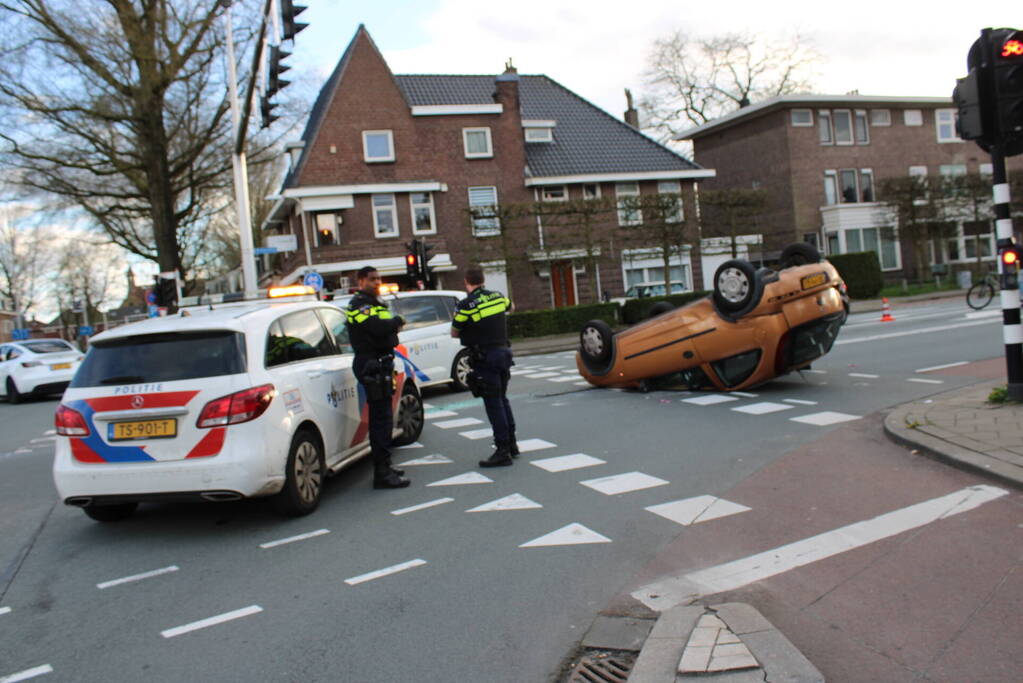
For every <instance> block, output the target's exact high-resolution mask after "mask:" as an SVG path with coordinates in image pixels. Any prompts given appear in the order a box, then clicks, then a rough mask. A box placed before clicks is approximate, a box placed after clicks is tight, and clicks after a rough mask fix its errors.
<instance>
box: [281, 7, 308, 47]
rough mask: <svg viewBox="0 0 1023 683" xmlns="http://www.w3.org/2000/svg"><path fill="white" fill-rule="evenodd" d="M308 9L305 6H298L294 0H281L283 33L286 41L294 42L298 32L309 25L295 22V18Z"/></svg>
mask: <svg viewBox="0 0 1023 683" xmlns="http://www.w3.org/2000/svg"><path fill="white" fill-rule="evenodd" d="M306 9H307V8H306V7H305V5H296V4H295V3H294V2H292V0H281V26H282V31H281V32H282V35H283V38H284V40H294V39H295V36H296V35H297V34H298V32H299V31H301V30H302V29H304V28H305V27H306V26H308V25H309V24H303V23H302V22H300V21H295V17H297V16H298V15H299V14H301V13H302V12H305V11H306Z"/></svg>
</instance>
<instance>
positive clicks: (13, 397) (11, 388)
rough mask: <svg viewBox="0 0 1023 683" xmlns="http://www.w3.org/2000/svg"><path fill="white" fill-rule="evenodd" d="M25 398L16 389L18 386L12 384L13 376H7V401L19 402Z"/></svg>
mask: <svg viewBox="0 0 1023 683" xmlns="http://www.w3.org/2000/svg"><path fill="white" fill-rule="evenodd" d="M24 400H25V396H24V395H23V394H22V393H21V392H20V391H18V387H17V386H16V385H15V384H14V378H13V377H8V378H7V401H8V402H9V403H21V402H22V401H24Z"/></svg>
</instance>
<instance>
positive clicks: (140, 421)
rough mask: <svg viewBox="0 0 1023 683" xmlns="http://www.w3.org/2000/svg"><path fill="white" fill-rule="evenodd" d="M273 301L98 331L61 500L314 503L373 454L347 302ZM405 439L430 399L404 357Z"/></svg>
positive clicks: (63, 440)
mask: <svg viewBox="0 0 1023 683" xmlns="http://www.w3.org/2000/svg"><path fill="white" fill-rule="evenodd" d="M304 298H306V299H309V300H306V301H290V302H275V301H271V300H263V301H256V302H251V301H250V302H240V303H231V304H222V305H218V306H205V307H197V308H186V309H183V312H182V313H179V314H177V315H174V316H169V317H164V318H151V319H149V320H145V321H142V322H138V323H133V324H130V325H124V326H123V327H118V328H115V329H113V330H110V331H107V332H104V333H102V334H99V335H96V336H95V337H94V338H93V339H92V344H91V348H90V349H89V353H88V355H87V356H86V357H85V360H84V361H83V362H82V366H81V368H80V369H79V371H78V374H77V375H75V378H74V380H73V381H72V383H71V386H70V387H69V388H68V390H67V391H66V392H65V394H64V398H63V400H62V402H61V404H60V406H59V407H58V409H57V415H56V425H57V433H58V435H59V436H58V438H57V446H56V451H57V452H56V458H55V460H54V465H53V475H54V480H55V483H56V485H57V490H58V492H59V494H60V497H61V500H63V501H64V502H65V503H66V504H68V505H74V506H78V507H81V508H83V509H84V510H85V513H86V514H87V515H89V516H90V517H92V518H93V519H96V520H100V521H114V520H117V519H120V518H123V517H125V516H127V515H128V514H130V513H131V512H132V511H133V510H134V509H135V507H136V506H137V504H138V503H139V502H144V501H162V500H175V499H183V500H208V501H220V500H234V499H238V498H243V497H256V496H273V497H274V503H275V506H276V507H277V508H278V510H279V511H280V512H282V513H283V514H288V515H302V514H307V513H309V512H312V511H313V510H314V509H315V508H316V506H317V505H318V504H319V501H320V495H321V491H322V487H323V480H324V479H325V477H326V475H327V474H329V473H334V472H337V471H338V470H340V469H341V468H343V467H345V466H346V465H348V464H350V463H351V462H353V461H355V460H356V459H357V458H359V457H361V456H364V455H366V454H368V453H369V450H370V446H369V439H368V433H369V432H368V424H367V414H368V413H367V411H366V395H365V391H364V390H363V389H362V387H361V386H360V385H359V384H358V382H357V381H356V379H355V375H354V373H353V371H352V359H353V358H354V356H353V355H352V353H351V352H350V351H351V347H350V346H349V345H348V334H347V330H346V329H345V324H344V322H345V318H344V315H343V314H342V313H341V312H340V311H338V309H337V308H336V307H334V306H331V305H330V304H328V303H325V302H319V301H315V300H312V297H304ZM395 370H396V376H395V385H396V390H395V393H394V406H395V407H394V413H395V424H394V434H395V444H396V445H401V444H407V443H411V442H413V441H415V440H416V439H417V438H419V434H420V432H421V431H422V429H423V404H422V399H421V398H420V394H419V389H418V387H417V386H416V382H415V379H414V373H412V369H411V367H410V366H409V365H408V364H407V363H401V362H398V363H396V364H395Z"/></svg>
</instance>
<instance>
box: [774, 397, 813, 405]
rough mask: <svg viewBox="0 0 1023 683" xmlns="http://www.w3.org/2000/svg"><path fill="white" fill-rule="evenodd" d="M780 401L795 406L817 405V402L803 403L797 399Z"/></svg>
mask: <svg viewBox="0 0 1023 683" xmlns="http://www.w3.org/2000/svg"><path fill="white" fill-rule="evenodd" d="M782 400H784V401H785V402H786V403H795V404H796V405H797V406H815V405H817V401H803V400H800V399H798V398H786V399H782Z"/></svg>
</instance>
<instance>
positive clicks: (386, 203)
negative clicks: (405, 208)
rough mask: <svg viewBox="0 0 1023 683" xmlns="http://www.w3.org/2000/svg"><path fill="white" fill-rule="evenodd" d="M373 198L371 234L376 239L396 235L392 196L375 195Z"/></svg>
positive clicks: (396, 227)
mask: <svg viewBox="0 0 1023 683" xmlns="http://www.w3.org/2000/svg"><path fill="white" fill-rule="evenodd" d="M372 198H373V233H374V234H375V235H376V236H377V237H396V236H397V235H398V216H397V214H396V213H395V210H394V195H393V194H375V195H372Z"/></svg>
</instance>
